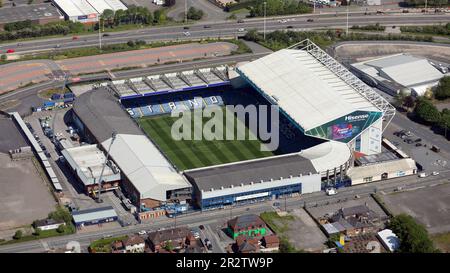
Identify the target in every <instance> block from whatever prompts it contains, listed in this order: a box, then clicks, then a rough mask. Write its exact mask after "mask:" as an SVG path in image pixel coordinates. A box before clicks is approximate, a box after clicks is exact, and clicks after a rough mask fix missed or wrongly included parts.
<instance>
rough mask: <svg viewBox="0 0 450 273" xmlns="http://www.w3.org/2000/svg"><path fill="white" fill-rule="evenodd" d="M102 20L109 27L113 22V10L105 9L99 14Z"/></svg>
mask: <svg viewBox="0 0 450 273" xmlns="http://www.w3.org/2000/svg"><path fill="white" fill-rule="evenodd" d="M101 18H102V20H104V22H106V26H108V27H111V25H112V24H113V23H114V11H113V10H112V9H105V10H104V11H103V13H102V16H101Z"/></svg>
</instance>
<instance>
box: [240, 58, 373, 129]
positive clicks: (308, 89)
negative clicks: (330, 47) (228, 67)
mask: <svg viewBox="0 0 450 273" xmlns="http://www.w3.org/2000/svg"><path fill="white" fill-rule="evenodd" d="M237 71H238V72H239V73H240V74H241V75H243V77H244V78H246V79H247V80H248V81H249V82H250V83H251V84H252V85H253V86H254V87H255V88H256V89H257V90H259V91H261V92H262V93H264V94H265V95H267V96H269V97H271V98H269V99H270V100H271V101H272V102H274V103H276V104H278V105H279V106H280V107H281V108H282V109H283V110H284V111H285V112H286V113H287V114H288V115H289V116H290V117H291V118H292V119H293V120H295V121H296V122H297V123H298V124H299V125H300V126H301V127H302V128H303V130H305V131H307V130H310V129H313V128H315V127H317V126H320V125H323V124H325V123H327V122H330V121H332V120H334V119H337V118H340V117H342V116H345V115H347V114H350V113H352V112H354V111H357V110H361V111H375V112H380V109H378V108H377V107H376V106H375V105H374V104H372V103H371V102H370V101H369V100H367V99H366V98H364V97H363V96H362V95H361V94H360V93H359V92H358V91H356V90H355V89H354V88H353V87H351V86H350V85H349V84H347V83H346V82H345V81H344V80H342V79H341V78H340V77H339V76H338V75H336V74H335V73H333V72H332V71H331V70H330V69H328V68H327V67H326V66H325V65H324V64H322V63H321V62H320V61H318V60H317V59H316V58H315V57H314V56H312V55H311V54H309V53H308V52H307V51H304V50H298V49H283V50H279V51H277V52H275V53H272V54H270V55H268V56H265V57H262V58H260V59H258V60H255V61H253V62H250V63H247V64H244V65H242V66H240V67H238V68H237Z"/></svg>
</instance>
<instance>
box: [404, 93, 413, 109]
mask: <svg viewBox="0 0 450 273" xmlns="http://www.w3.org/2000/svg"><path fill="white" fill-rule="evenodd" d="M415 104H416V100H415V99H414V97H413V96H406V97H405V99H404V100H403V105H404V106H405V107H406V108H408V109H410V108H414V105H415Z"/></svg>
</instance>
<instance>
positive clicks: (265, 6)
mask: <svg viewBox="0 0 450 273" xmlns="http://www.w3.org/2000/svg"><path fill="white" fill-rule="evenodd" d="M266 14H267V2H264V41H265V40H266Z"/></svg>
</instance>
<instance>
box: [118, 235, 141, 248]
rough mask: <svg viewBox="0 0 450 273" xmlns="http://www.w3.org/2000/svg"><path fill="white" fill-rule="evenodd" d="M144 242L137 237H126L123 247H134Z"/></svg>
mask: <svg viewBox="0 0 450 273" xmlns="http://www.w3.org/2000/svg"><path fill="white" fill-rule="evenodd" d="M144 243H145V240H144V239H143V238H142V237H141V236H138V235H133V236H130V237H128V238H127V239H125V240H123V245H124V246H134V245H140V244H144Z"/></svg>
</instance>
